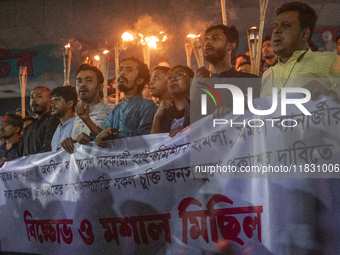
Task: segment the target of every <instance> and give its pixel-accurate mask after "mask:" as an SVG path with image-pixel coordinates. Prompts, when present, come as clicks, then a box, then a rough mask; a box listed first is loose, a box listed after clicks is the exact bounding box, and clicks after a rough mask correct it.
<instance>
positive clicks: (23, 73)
mask: <svg viewBox="0 0 340 255" xmlns="http://www.w3.org/2000/svg"><path fill="white" fill-rule="evenodd" d="M19 82H20V89H21V114H22V118H25V92H26V83H27V67H26V66H20V68H19Z"/></svg>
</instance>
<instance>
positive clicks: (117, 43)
mask: <svg viewBox="0 0 340 255" xmlns="http://www.w3.org/2000/svg"><path fill="white" fill-rule="evenodd" d="M119 41H120V38H118V37H117V38H116V45H115V69H116V72H115V73H116V99H115V105H117V104H118V101H119V90H118V69H119V53H120V51H119Z"/></svg>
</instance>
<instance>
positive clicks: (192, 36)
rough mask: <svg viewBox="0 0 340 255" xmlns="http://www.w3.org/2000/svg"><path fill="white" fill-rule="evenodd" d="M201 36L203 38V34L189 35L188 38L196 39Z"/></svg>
mask: <svg viewBox="0 0 340 255" xmlns="http://www.w3.org/2000/svg"><path fill="white" fill-rule="evenodd" d="M200 36H201V34H199V35H193V34H190V35H188V36H187V37H191V38H196V37H200Z"/></svg>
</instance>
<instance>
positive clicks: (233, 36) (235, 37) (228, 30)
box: [204, 24, 240, 63]
mask: <svg viewBox="0 0 340 255" xmlns="http://www.w3.org/2000/svg"><path fill="white" fill-rule="evenodd" d="M214 29H221V30H222V31H223V33H224V35H225V36H226V42H228V43H235V44H236V47H235V49H233V50H232V51H231V54H230V57H231V62H232V63H234V62H235V59H236V51H237V49H238V45H239V42H240V36H239V33H238V31H237V29H236V27H235V26H230V27H228V26H226V25H223V24H220V25H215V26H211V27H209V28H208V29H207V30H205V33H204V34H205V35H207V34H208V33H209V32H210V31H212V30H214Z"/></svg>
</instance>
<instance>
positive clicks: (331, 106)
mask: <svg viewBox="0 0 340 255" xmlns="http://www.w3.org/2000/svg"><path fill="white" fill-rule="evenodd" d="M268 104H269V102H268V99H258V100H256V107H258V108H261V107H263V109H268ZM307 109H308V110H309V111H310V112H311V113H312V115H311V116H303V115H301V113H300V111H299V110H297V109H296V108H294V107H291V108H289V109H288V110H287V116H290V117H289V119H295V120H297V121H298V125H297V126H296V127H294V128H285V127H284V126H282V121H277V122H275V123H274V125H273V127H271V122H268V121H264V123H265V124H266V125H263V126H261V127H256V128H252V127H247V126H246V127H243V124H242V123H243V120H245V123H246V124H247V123H248V121H249V120H250V119H257V121H256V122H259V121H258V119H260V118H259V117H258V116H253V115H252V114H250V113H249V112H248V113H246V115H245V116H242V117H241V116H237V117H235V116H234V117H233V115H232V114H229V115H227V116H225V117H224V119H225V120H228V123H229V124H228V123H227V124H225V125H216V127H213V125H212V121H213V120H212V118H211V116H208V117H206V118H204V119H202V120H200V121H198V122H197V125H192V126H191V131H190V130H189V129H185V130H183V131H182V132H181V133H179V134H177V135H176V136H175V137H174V138H169V137H168V135H167V134H159V135H146V136H140V137H131V138H126V139H120V140H115V141H113V142H112V144H110V147H109V148H107V149H102V148H98V147H97V146H96V145H94V144H90V145H87V146H79V145H76V149H75V152H74V153H73V154H71V155H69V154H67V153H66V152H65V151H63V150H61V151H58V152H50V153H44V154H37V155H33V156H30V157H23V158H20V159H17V160H14V161H10V162H7V163H6V165H5V166H4V167H3V168H2V170H1V172H0V216H1V222H0V226H1V229H2V231H1V233H0V235H1V236H0V240H1V250H2V251H11V252H29V253H36V254H216V253H219V252H223V253H227V252H230V253H231V254H275V255H276V254H304V253H306V254H307V253H311V252H316V253H318V254H323V253H327V254H336V253H337V252H338V251H339V250H340V247H339V246H340V245H339V244H338V243H339V242H338V240H337V235H338V234H337V233H338V232H339V228H340V227H339V215H340V214H339V213H340V209H339V208H340V207H339V205H340V198H339V196H338V195H337V192H338V190H339V188H340V181H339V179H336V178H333V179H330V178H320V177H324V176H323V175H322V173H324V172H323V169H322V165H327V169H328V172H329V171H330V170H329V169H330V168H331V166H332V167H333V171H332V173H331V174H332V176H333V177H334V176H335V177H337V175H338V174H339V171H338V172H336V169H335V166H336V164H338V163H339V156H340V153H339V146H338V145H339V134H338V130H339V121H340V107H339V106H338V105H336V104H335V103H334V102H332V101H331V100H330V99H329V98H326V97H323V98H321V99H320V100H319V101H317V102H309V103H308V107H307ZM275 116H281V115H279V114H277V113H274V114H272V115H271V116H267V117H266V119H274V118H276V117H275ZM287 116H286V117H285V118H288V117H287ZM278 118H281V119H282V118H283V117H277V118H276V119H278ZM262 119H264V118H263V117H262ZM230 120H233V121H234V122H235V121H236V122H240V123H241V124H238V125H239V126H233V127H231V126H230ZM252 123H253V124H252ZM254 123H255V122H251V125H255V124H254ZM277 123H280V124H277ZM268 124H269V125H268ZM287 125H288V122H287ZM190 152H191V155H190ZM190 157H191V160H190ZM209 164H210V165H211V166H215V172H212V171H210V172H209V173H207V172H205V171H203V170H204V168H203V166H207V165H209ZM216 164H218V165H219V166H222V167H223V166H229V167H232V166H234V167H235V168H236V172H233V173H226V174H227V175H226V176H227V177H228V178H222V177H225V176H224V174H225V173H223V172H218V173H216V169H218V167H217V166H216ZM261 164H262V167H263V166H267V167H268V169H269V166H280V165H282V166H290V165H292V166H291V169H294V166H296V170H297V171H296V172H294V173H292V175H285V174H287V173H286V172H283V173H277V172H274V173H272V175H267V174H266V173H262V172H263V171H262V170H263V168H261V171H260V172H255V173H247V174H250V175H248V176H243V174H244V173H242V172H240V171H241V167H243V168H242V169H246V167H247V166H248V167H249V169H250V168H251V166H261ZM306 164H307V165H309V168H311V164H315V167H316V168H315V169H316V171H314V172H311V171H310V172H308V174H309V175H308V176H307V177H311V178H293V177H306V176H305V174H306V173H307V172H306V170H305V165H306ZM300 165H303V167H304V168H302V169H303V171H302V173H301V174H302V176H301V175H299V173H300V168H299V166H300ZM316 165H321V168H320V169H321V170H320V172H318V171H317V166H316ZM190 166H191V167H190ZM198 169H200V171H201V172H198V171H197V170H198ZM205 169H206V168H205ZM221 169H222V168H221ZM273 169H274V168H273ZM324 169H325V167H324ZM210 170H212V168H210ZM335 173H337V175H334V174H335ZM276 174H278V176H276ZM313 174H314V175H313ZM325 174H327V173H325ZM231 175H232V177H250V176H255V177H263V176H266V177H289V179H287V178H229V177H230V176H231ZM329 176H330V175H329ZM216 177H218V178H216ZM314 177H318V178H314Z"/></svg>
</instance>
